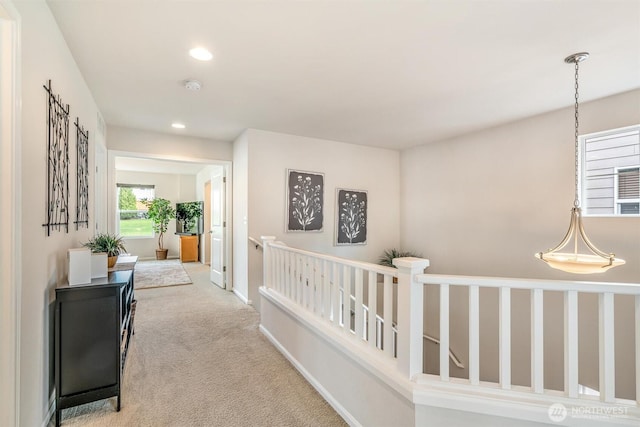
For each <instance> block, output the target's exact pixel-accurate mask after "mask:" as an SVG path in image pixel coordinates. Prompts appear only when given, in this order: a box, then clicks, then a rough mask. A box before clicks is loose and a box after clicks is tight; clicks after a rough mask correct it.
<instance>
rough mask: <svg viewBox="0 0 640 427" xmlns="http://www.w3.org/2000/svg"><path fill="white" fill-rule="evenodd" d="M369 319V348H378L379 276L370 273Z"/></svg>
mask: <svg viewBox="0 0 640 427" xmlns="http://www.w3.org/2000/svg"><path fill="white" fill-rule="evenodd" d="M368 282H369V301H368V304H369V318H368V319H367V329H368V331H367V339H368V340H369V347H371V348H376V341H377V339H378V335H377V332H376V330H377V326H378V319H377V318H376V314H377V312H378V275H377V274H376V273H375V272H373V271H369V280H368Z"/></svg>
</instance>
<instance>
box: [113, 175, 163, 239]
mask: <svg viewBox="0 0 640 427" xmlns="http://www.w3.org/2000/svg"><path fill="white" fill-rule="evenodd" d="M117 190H118V191H117V197H118V209H117V217H116V219H117V221H116V223H117V229H118V234H120V235H121V236H122V237H153V236H154V235H155V234H154V232H153V222H152V221H151V220H150V219H149V218H148V216H147V207H146V206H145V205H144V203H142V200H144V199H153V198H154V196H155V190H154V186H153V185H138V184H117Z"/></svg>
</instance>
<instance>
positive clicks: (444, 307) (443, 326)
mask: <svg viewBox="0 0 640 427" xmlns="http://www.w3.org/2000/svg"><path fill="white" fill-rule="evenodd" d="M440 379H441V380H442V381H449V285H446V284H442V285H440Z"/></svg>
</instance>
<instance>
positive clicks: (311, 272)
mask: <svg viewBox="0 0 640 427" xmlns="http://www.w3.org/2000/svg"><path fill="white" fill-rule="evenodd" d="M307 277H308V280H307V290H308V291H309V310H311V311H312V312H314V313H315V312H316V310H317V308H316V302H317V300H316V259H315V258H307Z"/></svg>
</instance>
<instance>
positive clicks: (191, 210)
mask: <svg viewBox="0 0 640 427" xmlns="http://www.w3.org/2000/svg"><path fill="white" fill-rule="evenodd" d="M202 212H203V203H202V202H184V203H177V204H176V221H178V222H179V223H180V225H181V228H180V230H181V232H182V233H191V234H199V229H200V227H198V226H197V221H198V220H199V219H200V218H201V217H202Z"/></svg>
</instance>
